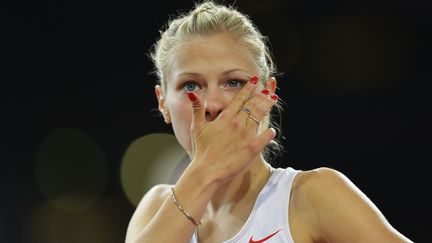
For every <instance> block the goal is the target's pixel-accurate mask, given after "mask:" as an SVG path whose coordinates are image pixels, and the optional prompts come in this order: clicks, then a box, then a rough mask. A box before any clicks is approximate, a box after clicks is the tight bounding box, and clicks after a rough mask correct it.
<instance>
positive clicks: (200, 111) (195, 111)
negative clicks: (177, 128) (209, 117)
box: [186, 92, 205, 131]
mask: <svg viewBox="0 0 432 243" xmlns="http://www.w3.org/2000/svg"><path fill="white" fill-rule="evenodd" d="M186 95H187V96H188V98H189V100H190V101H191V103H192V124H191V131H197V130H199V129H200V128H201V127H202V125H203V121H204V118H205V111H204V107H203V106H202V104H201V100H200V99H199V97H198V95H197V94H195V93H194V92H187V93H186Z"/></svg>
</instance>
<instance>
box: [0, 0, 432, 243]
mask: <svg viewBox="0 0 432 243" xmlns="http://www.w3.org/2000/svg"><path fill="white" fill-rule="evenodd" d="M225 2H226V3H229V4H235V6H237V7H238V8H239V9H240V10H241V11H243V12H244V13H246V14H248V15H250V16H251V18H252V19H253V20H254V21H255V23H256V25H257V26H258V27H259V29H260V30H261V32H262V33H263V34H264V35H266V36H268V37H269V39H270V42H271V50H272V52H273V54H274V56H275V59H276V64H277V66H278V70H279V71H280V73H281V74H280V75H279V76H278V77H277V78H278V85H279V90H278V94H279V96H280V97H281V98H282V100H283V101H284V103H285V112H284V114H283V119H282V133H283V135H284V140H282V143H283V145H284V146H285V149H286V153H285V154H284V155H283V156H282V157H281V158H279V159H278V160H277V161H276V162H275V166H277V167H287V166H291V167H294V168H296V169H302V170H307V169H312V168H315V167H318V166H328V167H332V168H335V169H337V170H339V171H341V172H343V173H344V174H346V175H347V176H348V177H349V178H350V179H351V180H352V181H353V182H354V183H355V184H356V185H357V186H358V187H359V188H360V189H361V190H362V191H363V192H365V193H366V195H368V196H369V197H370V198H371V199H372V201H373V202H375V204H376V205H377V206H378V208H380V209H381V210H382V212H383V213H384V215H385V216H386V217H387V219H388V220H389V221H390V223H391V224H392V225H393V226H395V228H396V229H398V230H399V231H400V232H401V233H403V234H405V235H406V236H407V237H409V238H410V239H412V240H414V241H415V242H427V239H429V238H430V237H427V236H429V234H428V232H427V230H429V227H427V225H428V226H429V218H427V217H429V216H430V202H429V201H428V200H429V199H426V197H429V196H427V194H429V192H430V177H431V176H430V172H429V170H428V169H427V168H426V167H427V166H428V164H429V163H430V162H432V160H431V155H430V147H431V142H430V135H431V132H430V130H431V129H430V124H431V120H430V118H429V115H430V112H431V109H430V105H429V104H430V91H431V89H430V84H429V82H430V81H431V76H432V72H431V68H430V63H429V62H428V61H429V59H430V57H431V56H432V53H431V51H430V49H429V45H430V43H431V41H432V38H431V33H430V29H431V24H432V17H431V12H432V4H431V3H430V2H429V1H420V0H419V1H408V0H407V1H392V2H390V1H388V2H385V1H368V0H366V1H351V2H349V3H348V1H338V0H330V1H317V0H315V1H307V0H304V1H303V0H291V1H290V0H267V1H258V0H250V1H242V0H238V1H235V2H234V1H225ZM193 5H194V2H193V1H186V0H183V1H167V0H159V1H152V2H148V1H131V0H125V1H100V0H90V1H83V0H75V1H71V0H57V1H56V0H41V1H24V2H22V1H21V2H17V1H15V2H12V1H10V2H9V3H2V4H1V7H0V25H1V29H0V31H1V32H0V33H1V34H0V37H1V38H0V39H1V41H0V44H1V46H0V56H1V59H0V60H1V61H2V64H1V76H0V78H1V82H0V83H1V86H0V87H1V88H0V90H1V100H2V102H1V107H2V109H1V119H0V124H1V128H0V131H1V146H0V152H1V157H0V189H1V194H0V242H2V243H3V242H4V243H18V242H25V243H39V242H41V243H42V242H43V243H72V242H79V243H99V242H101V243H102V242H103V243H111V242H112V243H118V242H124V237H125V232H126V228H127V224H128V222H129V219H130V217H131V215H132V213H133V211H134V210H135V206H136V204H137V203H138V201H139V199H140V198H141V196H142V195H143V193H144V192H145V191H146V190H148V189H149V188H150V187H151V186H152V185H154V184H158V183H166V182H172V181H174V180H175V178H176V176H177V175H178V173H179V171H181V170H182V168H184V166H185V165H186V164H187V162H188V159H187V157H186V156H185V153H184V151H183V150H182V149H181V148H180V147H179V145H178V144H177V142H176V140H175V138H174V137H173V135H172V131H171V128H170V127H169V126H167V125H165V123H164V122H163V119H162V118H161V117H159V116H158V113H157V112H156V111H155V108H156V107H157V103H156V99H155V98H154V92H153V87H154V84H155V77H154V76H153V75H152V74H151V71H152V70H153V67H152V64H151V62H150V60H149V59H148V57H147V56H146V55H147V54H148V52H149V50H150V48H151V46H152V44H153V43H154V41H155V39H156V38H157V36H158V34H159V32H158V31H159V29H160V28H161V27H162V26H163V25H164V24H165V23H166V21H167V19H168V17H169V16H171V15H175V14H176V13H178V12H179V11H185V10H188V9H189V8H191V7H192V6H193ZM427 228H428V229H427Z"/></svg>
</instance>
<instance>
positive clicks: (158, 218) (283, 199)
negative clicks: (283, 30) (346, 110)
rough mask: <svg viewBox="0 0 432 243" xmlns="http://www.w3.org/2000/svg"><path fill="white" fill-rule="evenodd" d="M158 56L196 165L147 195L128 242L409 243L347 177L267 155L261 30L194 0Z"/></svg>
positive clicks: (161, 99)
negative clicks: (281, 163)
mask: <svg viewBox="0 0 432 243" xmlns="http://www.w3.org/2000/svg"><path fill="white" fill-rule="evenodd" d="M152 57H153V60H154V63H155V66H156V71H157V74H158V77H159V81H160V83H159V84H158V85H157V86H156V88H155V93H156V97H157V100H158V103H159V110H160V112H161V113H162V115H163V117H164V119H165V122H166V123H168V124H172V127H173V130H174V133H175V136H176V138H177V139H178V141H179V143H180V144H181V145H182V146H183V147H184V149H185V150H186V151H187V153H188V154H189V156H190V158H191V163H190V164H189V166H188V167H187V168H186V169H185V171H184V172H183V174H182V175H181V176H180V178H179V180H178V181H177V183H176V184H175V185H158V186H155V187H154V188H152V189H151V190H150V191H149V192H147V193H146V195H145V196H144V197H143V199H142V200H141V202H140V204H139V205H138V207H137V209H136V211H135V213H134V215H133V216H132V219H131V221H130V224H129V227H128V231H127V236H126V242H128V243H129V242H250V243H251V242H255V243H256V242H411V241H410V240H409V239H407V238H406V237H404V236H403V235H402V234H400V233H399V232H397V231H396V230H395V229H394V228H393V227H392V226H391V225H390V224H389V223H388V222H387V221H386V219H385V218H384V216H383V215H382V214H381V212H380V211H379V210H378V209H377V208H376V207H375V206H374V204H373V203H372V202H371V201H370V200H369V199H368V198H367V197H366V196H365V195H364V194H363V193H362V192H361V191H360V190H359V189H358V188H357V187H356V186H355V185H353V184H352V183H351V182H350V181H349V180H348V179H347V178H346V177H345V176H344V175H342V174H341V173H339V172H338V171H335V170H333V169H329V168H318V169H316V170H311V171H299V170H294V169H292V168H287V169H281V168H278V169H275V168H272V167H271V166H270V165H269V163H267V161H266V158H267V155H268V154H269V153H270V152H271V149H275V148H276V149H277V143H276V142H275V141H274V139H275V137H276V130H275V129H274V128H273V126H272V125H271V122H270V114H271V110H272V108H273V107H276V106H277V100H278V96H277V95H276V94H275V91H276V86H277V83H276V80H275V79H274V78H272V77H271V76H272V74H274V72H275V70H274V67H273V65H272V61H271V58H270V57H271V55H270V53H269V51H268V49H267V47H266V45H265V38H264V37H263V36H262V35H261V34H260V33H259V31H258V30H257V29H256V28H255V27H254V25H253V24H252V23H251V22H250V20H249V19H248V18H247V17H246V16H245V15H243V14H241V13H240V12H238V11H237V10H235V9H233V8H232V7H225V6H220V5H216V4H214V3H212V2H204V3H202V4H198V5H197V6H196V8H195V9H193V10H192V11H191V12H189V13H188V14H185V15H182V16H180V17H179V18H177V19H175V20H173V21H171V22H170V23H169V26H168V28H167V30H166V31H164V32H163V33H162V35H161V38H160V39H159V40H158V42H157V43H156V45H155V49H154V53H152Z"/></svg>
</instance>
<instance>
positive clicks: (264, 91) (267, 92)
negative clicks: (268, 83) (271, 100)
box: [261, 89, 270, 95]
mask: <svg viewBox="0 0 432 243" xmlns="http://www.w3.org/2000/svg"><path fill="white" fill-rule="evenodd" d="M261 93H263V94H265V95H268V94H270V90H268V89H263V90H262V91H261Z"/></svg>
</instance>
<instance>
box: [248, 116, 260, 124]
mask: <svg viewBox="0 0 432 243" xmlns="http://www.w3.org/2000/svg"><path fill="white" fill-rule="evenodd" d="M248 118H250V119H252V120H253V121H254V122H255V123H256V124H257V125H258V126H259V121H258V119H257V118H256V117H254V116H252V115H251V114H249V116H248Z"/></svg>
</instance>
